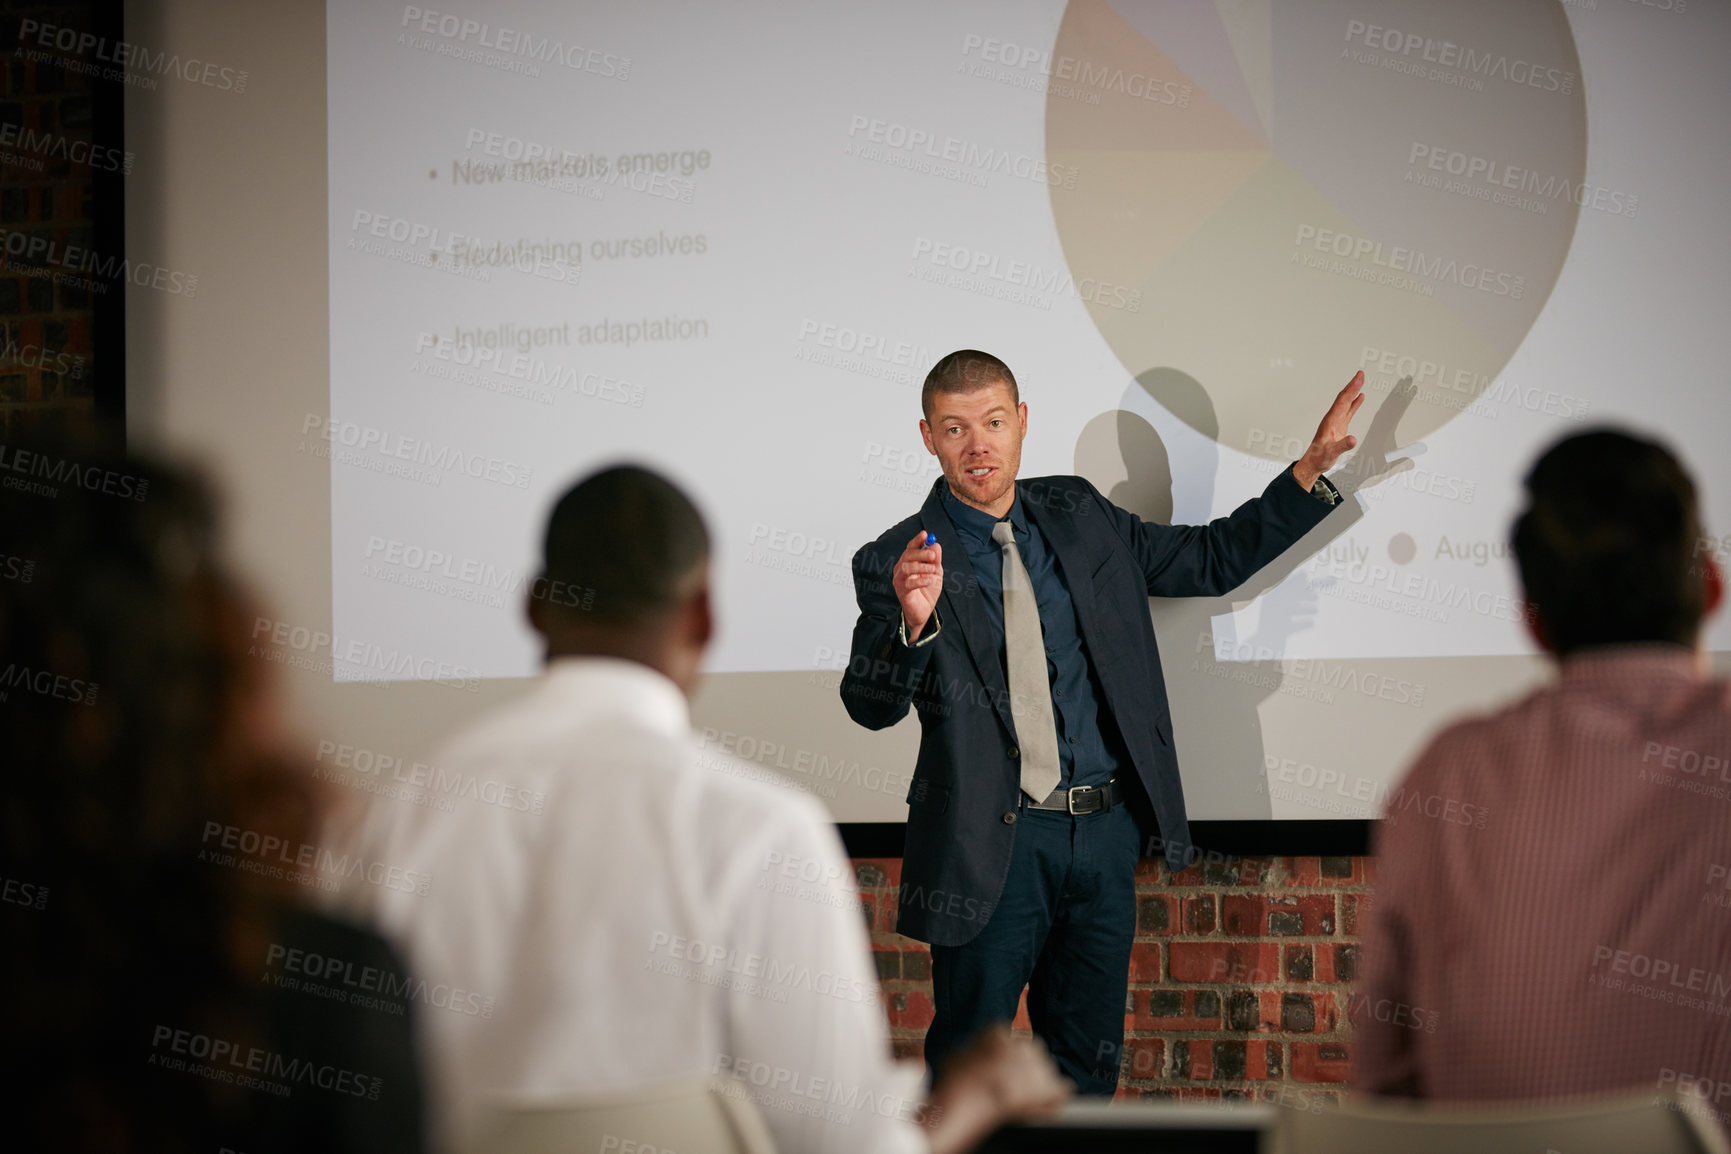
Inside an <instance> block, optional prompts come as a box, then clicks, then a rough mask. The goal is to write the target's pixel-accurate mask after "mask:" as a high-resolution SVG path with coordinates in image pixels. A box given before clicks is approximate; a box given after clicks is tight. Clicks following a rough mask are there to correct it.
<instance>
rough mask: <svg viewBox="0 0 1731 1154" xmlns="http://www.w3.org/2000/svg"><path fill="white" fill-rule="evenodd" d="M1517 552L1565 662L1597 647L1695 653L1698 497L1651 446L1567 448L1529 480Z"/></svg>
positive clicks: (1607, 443)
mask: <svg viewBox="0 0 1731 1154" xmlns="http://www.w3.org/2000/svg"><path fill="white" fill-rule="evenodd" d="M1526 489H1527V495H1528V506H1527V509H1526V511H1525V512H1523V513H1522V514H1521V516H1520V519H1519V520H1517V521H1516V522H1515V527H1514V533H1513V537H1512V544H1513V547H1514V553H1515V558H1516V561H1517V562H1518V563H1519V565H1520V570H1521V583H1522V584H1523V585H1524V586H1525V587H1526V595H1527V600H1528V602H1530V603H1531V604H1532V606H1533V608H1534V609H1535V610H1536V611H1537V613H1538V618H1539V621H1540V623H1541V624H1542V625H1543V626H1544V629H1545V634H1546V636H1547V637H1548V638H1549V639H1550V642H1551V645H1552V647H1553V648H1554V649H1555V650H1556V652H1557V654H1558V655H1559V656H1561V655H1563V654H1566V653H1568V652H1570V651H1572V650H1575V649H1581V648H1585V647H1587V646H1595V645H1617V644H1628V643H1637V642H1655V641H1668V642H1675V643H1677V644H1680V645H1692V644H1694V642H1695V636H1696V632H1697V630H1699V628H1700V625H1701V616H1702V613H1703V611H1704V600H1703V599H1704V593H1703V589H1702V582H1701V571H1700V569H1699V568H1698V567H1697V565H1696V557H1695V554H1696V552H1697V550H1696V543H1697V541H1698V540H1699V538H1700V523H1699V520H1698V517H1697V513H1696V503H1695V486H1694V484H1693V483H1692V482H1691V481H1690V480H1689V476H1688V474H1687V473H1685V472H1684V471H1683V467H1682V465H1680V464H1678V462H1677V459H1676V458H1675V457H1673V456H1672V455H1671V454H1670V453H1669V452H1667V451H1666V450H1665V449H1664V447H1662V446H1661V445H1659V444H1657V443H1655V442H1653V441H1646V440H1641V439H1639V438H1637V437H1632V436H1629V435H1628V434H1626V433H1619V432H1614V431H1612V430H1609V429H1604V430H1595V431H1593V432H1587V433H1581V434H1579V435H1577V436H1573V437H1569V438H1567V439H1565V440H1563V441H1561V442H1559V443H1558V444H1557V445H1556V446H1554V447H1553V448H1552V449H1551V450H1550V451H1549V452H1547V453H1546V454H1545V455H1544V456H1543V457H1540V458H1539V461H1538V463H1537V464H1536V465H1534V466H1533V469H1532V472H1530V473H1528V474H1527V479H1526Z"/></svg>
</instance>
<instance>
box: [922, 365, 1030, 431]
mask: <svg viewBox="0 0 1731 1154" xmlns="http://www.w3.org/2000/svg"><path fill="white" fill-rule="evenodd" d="M998 384H1004V385H1009V386H1010V403H1011V404H1020V403H1021V400H1022V398H1021V393H1020V392H1019V390H1017V388H1016V374H1014V373H1012V372H1011V371H1010V366H1009V365H1006V364H1005V363H1004V362H1003V361H1000V360H999V359H998V358H997V357H994V356H993V355H992V354H991V353H982V352H981V351H980V350H978V349H957V350H956V351H955V352H953V353H950V354H949V355H948V356H945V357H943V358H942V359H940V360H939V361H938V363H937V364H935V365H933V366H932V371H931V372H929V373H927V374H926V383H925V387H924V388H922V389H921V390H920V411H921V412H923V413H924V414H925V416H926V420H928V421H929V420H931V419H932V405H933V404H934V403H935V402H936V401H937V399H938V394H939V393H971V392H973V391H974V390H975V389H984V388H988V387H990V386H992V385H998Z"/></svg>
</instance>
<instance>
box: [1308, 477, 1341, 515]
mask: <svg viewBox="0 0 1731 1154" xmlns="http://www.w3.org/2000/svg"><path fill="white" fill-rule="evenodd" d="M1310 495H1311V496H1312V497H1315V498H1316V499H1317V500H1318V501H1321V502H1322V503H1323V504H1324V505H1327V506H1329V507H1330V508H1333V507H1334V506H1336V505H1338V504H1340V490H1339V489H1336V488H1335V487H1334V482H1333V481H1330V480H1329V479H1328V478H1327V477H1325V476H1323V475H1322V474H1321V473H1318V474H1317V475H1316V484H1314V485H1312V486H1311V487H1310Z"/></svg>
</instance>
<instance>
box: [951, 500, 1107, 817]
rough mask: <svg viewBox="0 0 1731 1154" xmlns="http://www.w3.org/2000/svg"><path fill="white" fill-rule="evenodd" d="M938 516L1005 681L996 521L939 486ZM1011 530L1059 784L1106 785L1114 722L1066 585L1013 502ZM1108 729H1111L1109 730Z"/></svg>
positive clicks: (1043, 541)
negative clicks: (1047, 695)
mask: <svg viewBox="0 0 1731 1154" xmlns="http://www.w3.org/2000/svg"><path fill="white" fill-rule="evenodd" d="M939 497H940V499H941V500H942V501H943V504H944V511H945V512H946V513H948V514H949V515H950V521H951V523H952V524H954V525H955V527H956V532H957V533H958V534H959V535H960V536H961V539H962V544H963V546H964V547H966V549H967V551H968V560H969V561H971V562H973V566H974V575H975V576H976V577H978V578H979V581H980V604H981V605H982V606H983V607H984V609H985V611H986V620H987V622H988V624H989V626H990V628H991V632H992V639H993V641H994V642H995V644H996V647H997V651H998V653H999V654H1000V655H1002V656H1003V660H1004V662H1005V670H1004V678H1005V681H1006V682H1008V680H1009V668H1008V664H1009V657H1008V655H1007V654H1006V653H1005V645H1004V554H1003V547H1002V546H1000V545H999V544H998V543H997V542H996V541H994V540H992V526H993V525H995V524H997V522H998V519H997V518H995V517H993V516H992V515H991V514H990V513H987V512H984V511H982V510H979V509H976V508H974V507H973V506H972V505H967V504H964V503H962V501H960V500H959V499H957V497H956V496H955V494H954V493H952V492H950V487H949V486H948V485H943V486H941V487H940V489H939ZM1008 520H1009V522H1010V524H1011V525H1012V526H1013V527H1014V529H1015V533H1016V547H1017V548H1018V549H1019V550H1020V551H1021V554H1022V564H1023V565H1025V566H1026V567H1027V570H1028V579H1029V580H1030V581H1031V582H1032V583H1033V586H1034V603H1035V604H1036V605H1037V606H1038V607H1039V610H1040V630H1041V632H1042V633H1044V634H1045V639H1046V676H1047V678H1048V679H1049V681H1050V682H1051V686H1052V715H1053V720H1054V721H1055V722H1056V723H1057V726H1058V769H1059V777H1058V785H1059V786H1060V787H1061V788H1069V787H1071V786H1078V785H1105V784H1106V783H1107V782H1108V781H1111V780H1112V778H1113V777H1114V776H1115V775H1116V774H1117V772H1118V766H1119V764H1120V762H1121V758H1120V757H1119V754H1118V745H1119V740H1118V736H1117V732H1116V730H1117V725H1116V723H1115V722H1113V721H1111V720H1109V718H1108V717H1107V716H1105V712H1106V711H1105V710H1104V709H1103V708H1102V706H1101V703H1102V702H1103V701H1104V700H1105V694H1104V693H1103V692H1102V691H1101V689H1100V683H1099V677H1098V675H1097V674H1096V673H1095V672H1094V663H1093V662H1092V661H1091V660H1090V659H1089V657H1088V648H1087V646H1086V645H1084V644H1083V643H1082V633H1081V630H1080V628H1079V627H1078V626H1077V624H1076V607H1075V604H1074V603H1073V602H1072V601H1071V600H1070V587H1069V586H1068V585H1067V584H1065V582H1064V575H1063V574H1062V573H1061V572H1060V571H1059V569H1058V559H1057V557H1056V556H1055V555H1054V554H1053V553H1052V550H1051V547H1050V546H1049V545H1047V543H1046V537H1045V535H1044V534H1043V533H1041V532H1040V531H1039V529H1037V528H1035V527H1034V526H1033V525H1031V524H1029V523H1028V518H1027V516H1026V515H1025V514H1024V513H1023V510H1022V502H1021V500H1020V499H1018V500H1017V501H1016V503H1015V504H1013V505H1011V506H1010V514H1009V517H1008ZM1108 731H1110V732H1108Z"/></svg>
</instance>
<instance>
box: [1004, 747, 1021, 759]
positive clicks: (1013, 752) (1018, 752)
mask: <svg viewBox="0 0 1731 1154" xmlns="http://www.w3.org/2000/svg"><path fill="white" fill-rule="evenodd" d="M1005 752H1006V753H1008V754H1009V755H1010V756H1011V757H1020V756H1022V751H1021V750H1019V749H1017V748H1016V747H1015V746H1013V745H1012V746H1010V748H1009V749H1007V750H1005Z"/></svg>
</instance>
